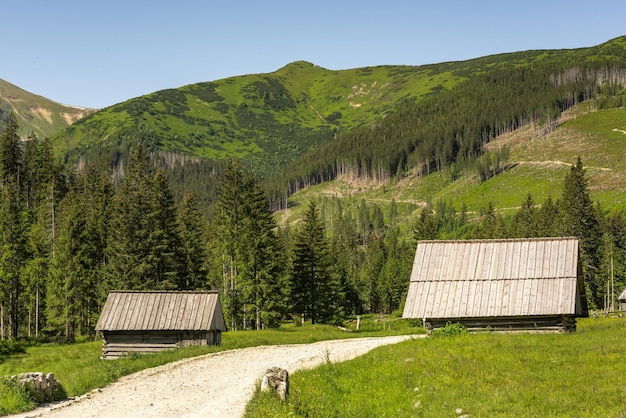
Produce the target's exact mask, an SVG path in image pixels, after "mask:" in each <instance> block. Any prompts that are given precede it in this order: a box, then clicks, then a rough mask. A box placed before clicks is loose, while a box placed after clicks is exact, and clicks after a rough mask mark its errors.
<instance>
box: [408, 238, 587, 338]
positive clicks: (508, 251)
mask: <svg viewBox="0 0 626 418" xmlns="http://www.w3.org/2000/svg"><path fill="white" fill-rule="evenodd" d="M577 316H588V311H587V299H586V296H585V286H584V282H583V276H582V271H581V266H580V262H579V260H578V240H577V239H575V238H542V239H509V240H470V241H420V242H418V244H417V249H416V252H415V260H414V263H413V270H412V272H411V279H410V283H409V290H408V294H407V299H406V303H405V306H404V313H403V317H404V318H420V319H422V320H423V321H424V325H425V326H426V327H427V329H428V330H429V331H430V330H432V329H434V328H439V327H443V326H445V325H446V324H447V323H448V322H451V323H460V324H462V325H465V326H466V327H467V328H468V329H469V330H494V331H501V330H507V331H511V330H543V331H548V330H552V331H563V330H570V329H575V327H576V319H575V318H576V317H577Z"/></svg>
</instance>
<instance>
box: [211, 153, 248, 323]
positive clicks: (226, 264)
mask: <svg viewBox="0 0 626 418" xmlns="http://www.w3.org/2000/svg"><path fill="white" fill-rule="evenodd" d="M244 187H245V182H244V173H243V171H242V169H241V165H240V163H239V161H237V160H229V161H228V163H227V166H226V169H225V171H224V174H223V176H222V179H221V181H220V184H219V187H218V192H217V193H218V194H217V197H218V202H217V212H218V213H217V216H216V224H217V228H216V230H215V238H216V240H217V242H216V245H215V253H216V256H217V257H218V258H219V260H221V266H220V267H221V275H222V283H221V285H220V288H221V289H222V292H223V293H222V297H223V298H222V299H223V309H224V316H225V319H226V321H227V323H228V324H229V328H230V329H232V330H236V329H237V328H238V325H239V324H241V323H242V306H243V295H242V294H241V283H240V282H239V270H240V268H241V266H240V263H241V259H240V257H238V254H239V253H240V249H239V235H240V230H241V228H242V223H243V214H242V212H243V207H244V201H243V196H244Z"/></svg>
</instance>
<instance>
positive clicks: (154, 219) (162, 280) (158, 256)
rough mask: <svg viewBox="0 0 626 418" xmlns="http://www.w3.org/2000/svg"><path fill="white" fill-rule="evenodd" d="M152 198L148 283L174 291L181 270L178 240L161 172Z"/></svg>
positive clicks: (173, 212)
mask: <svg viewBox="0 0 626 418" xmlns="http://www.w3.org/2000/svg"><path fill="white" fill-rule="evenodd" d="M152 197H153V199H154V200H153V202H152V210H151V212H150V213H149V214H148V215H147V219H148V224H149V226H150V232H149V235H148V245H149V247H150V258H151V260H152V263H153V267H152V270H153V277H152V279H151V281H152V282H153V286H154V288H156V289H176V288H177V287H178V286H179V284H180V282H181V281H182V278H181V277H180V275H179V273H180V270H182V267H181V263H180V252H179V248H180V237H179V235H178V226H177V222H178V220H177V216H176V206H175V205H174V197H173V196H172V192H171V191H170V189H169V184H168V182H167V179H166V178H165V172H164V171H163V170H159V171H158V172H157V174H156V177H155V179H154V182H153V191H152Z"/></svg>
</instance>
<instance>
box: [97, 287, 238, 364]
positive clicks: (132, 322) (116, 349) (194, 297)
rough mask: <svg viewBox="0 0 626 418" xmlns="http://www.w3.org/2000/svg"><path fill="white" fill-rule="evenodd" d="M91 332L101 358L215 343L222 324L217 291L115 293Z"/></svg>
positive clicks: (218, 342) (108, 300)
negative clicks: (97, 338) (99, 336)
mask: <svg viewBox="0 0 626 418" xmlns="http://www.w3.org/2000/svg"><path fill="white" fill-rule="evenodd" d="M96 331H97V332H101V333H102V336H103V338H104V343H103V345H102V357H103V358H106V359H114V358H118V357H120V356H123V355H126V354H128V353H142V354H145V353H153V352H157V351H162V350H167V349H175V348H179V347H185V346H189V345H213V344H215V345H218V344H221V341H222V334H221V333H222V331H226V323H225V322H224V315H223V313H222V307H221V304H220V301H219V295H218V293H217V292H180V291H178V292H173V291H146V292H136V291H115V292H111V293H110V294H109V296H108V298H107V300H106V303H105V304H104V307H103V308H102V313H101V314H100V318H99V320H98V323H97V325H96Z"/></svg>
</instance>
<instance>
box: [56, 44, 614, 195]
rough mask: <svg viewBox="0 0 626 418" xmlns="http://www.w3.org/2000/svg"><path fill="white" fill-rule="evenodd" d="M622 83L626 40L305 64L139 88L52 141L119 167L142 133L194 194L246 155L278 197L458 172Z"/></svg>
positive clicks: (610, 102) (610, 103) (606, 100)
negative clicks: (502, 141)
mask: <svg viewBox="0 0 626 418" xmlns="http://www.w3.org/2000/svg"><path fill="white" fill-rule="evenodd" d="M625 80H626V37H620V38H616V39H614V40H611V41H609V42H606V43H604V44H602V45H598V46H596V47H591V48H579V49H569V50H537V51H522V52H515V53H508V54H499V55H493V56H488V57H481V58H477V59H474V60H468V61H462V62H448V63H440V64H433V65H428V66H419V67H411V66H380V67H368V68H358V69H351V70H342V71H331V70H326V69H323V68H320V67H318V66H315V65H313V64H310V63H307V62H296V63H292V64H289V65H287V66H285V67H284V68H281V69H279V70H277V71H275V72H273V73H269V74H252V75H246V76H240V77H232V78H227V79H223V80H218V81H214V82H204V83H197V84H192V85H187V86H183V87H180V88H177V89H168V90H162V91H159V92H155V93H152V94H149V95H146V96H142V97H138V98H134V99H131V100H128V101H126V102H124V103H120V104H117V105H114V106H111V107H109V108H106V109H103V110H101V111H99V112H97V113H94V114H92V115H90V116H88V117H86V118H84V119H82V120H81V121H79V122H77V123H75V124H74V125H72V126H70V127H68V128H67V129H65V130H63V131H61V132H60V133H58V134H57V135H55V136H54V137H53V139H52V140H53V145H54V146H55V147H56V149H57V150H58V151H61V152H64V153H65V154H66V158H67V159H69V160H72V159H74V160H75V159H81V160H82V161H84V160H91V161H95V160H97V159H101V158H102V157H103V156H106V157H108V158H111V162H112V165H114V166H117V167H123V163H122V164H121V163H120V161H121V160H123V159H124V158H125V155H127V154H128V152H129V150H130V149H132V147H133V146H134V144H135V143H136V142H137V141H142V142H143V143H144V144H145V145H147V146H148V148H149V149H150V151H151V152H152V155H153V156H154V157H155V158H156V159H158V161H159V163H160V164H162V165H165V166H167V167H169V168H170V169H172V170H178V172H177V173H176V174H174V175H172V176H171V177H170V178H171V179H173V178H174V177H175V179H174V183H175V186H174V188H175V189H181V188H186V187H188V185H189V184H190V183H194V184H195V186H194V187H195V189H194V188H191V190H192V191H195V192H198V191H201V190H204V189H210V190H211V193H213V191H214V185H213V182H214V180H215V179H216V178H217V177H218V176H219V171H220V167H221V164H223V163H222V161H224V159H225V158H228V157H236V158H239V159H240V160H241V161H242V162H243V165H244V167H245V168H247V169H250V170H252V171H253V172H255V173H256V174H259V175H261V176H263V177H265V178H268V187H269V189H270V193H271V198H272V199H273V200H276V199H280V200H281V201H282V203H280V204H279V205H278V206H277V207H280V206H281V205H283V204H284V203H285V201H284V199H285V196H288V195H289V194H291V193H293V192H295V191H297V190H299V189H301V188H302V187H306V186H310V185H314V184H318V183H320V182H323V181H327V180H330V179H333V178H335V177H337V176H340V175H342V174H346V173H350V174H351V175H352V176H356V177H359V178H364V179H369V180H372V179H373V180H385V179H386V180H389V179H395V180H396V181H398V180H401V179H402V178H404V177H405V176H407V175H408V174H411V173H415V174H419V175H421V176H424V175H428V174H431V172H433V171H435V172H442V170H446V169H451V168H453V169H454V170H455V172H456V174H453V175H452V177H453V178H456V175H458V172H459V170H460V168H461V167H464V166H467V165H471V164H473V161H474V160H476V159H477V158H479V157H480V155H481V154H482V153H483V152H484V149H485V148H484V147H485V146H486V145H488V144H489V143H490V142H491V141H493V140H494V139H496V138H499V137H500V136H501V135H502V134H504V133H508V132H512V131H515V130H518V129H520V128H523V127H525V126H529V125H530V124H539V125H542V126H543V129H546V128H549V127H551V126H553V125H554V123H555V121H556V120H558V118H559V115H560V114H561V112H563V111H564V110H567V109H569V108H571V107H572V106H574V105H575V104H577V103H579V102H582V101H587V100H590V99H598V100H603V102H602V103H600V102H598V103H599V104H598V105H599V106H600V107H602V108H610V107H616V106H621V105H623V102H624V94H623V91H624V85H626V81H625ZM189 161H191V162H194V163H197V165H199V166H201V168H190V167H189V166H190V165H189V164H187V162H189ZM190 170H193V176H195V177H194V178H192V176H190V175H189V171H190ZM120 174H121V173H120ZM272 176H273V177H272ZM209 177H210V178H209ZM176 182H178V183H176ZM207 185H208V186H207ZM176 193H177V194H178V196H180V191H176ZM210 200H211V198H210V197H209V198H207V199H205V200H204V201H205V202H210Z"/></svg>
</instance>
